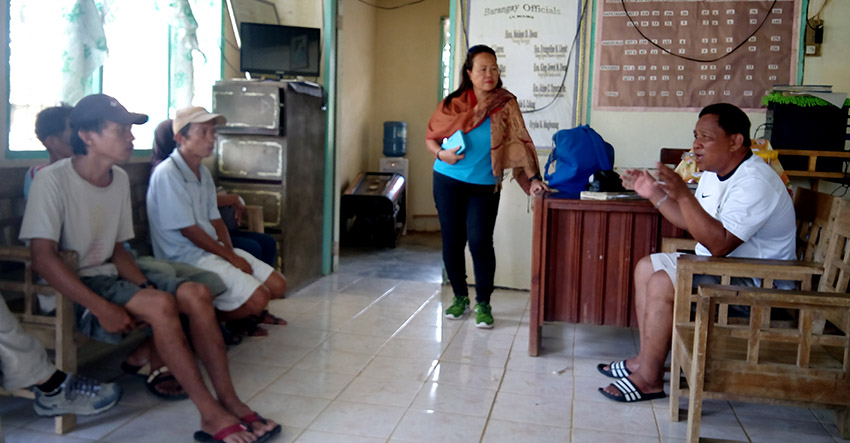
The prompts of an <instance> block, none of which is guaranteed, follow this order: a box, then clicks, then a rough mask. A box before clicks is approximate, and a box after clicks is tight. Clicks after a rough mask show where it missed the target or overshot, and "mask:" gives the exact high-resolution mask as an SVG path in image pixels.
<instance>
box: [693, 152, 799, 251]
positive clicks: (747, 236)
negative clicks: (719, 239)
mask: <svg viewBox="0 0 850 443" xmlns="http://www.w3.org/2000/svg"><path fill="white" fill-rule="evenodd" d="M696 198H697V200H698V201H699V203H700V205H701V206H702V208H703V209H704V210H705V211H706V212H708V214H709V215H711V216H712V217H714V218H716V219H717V220H720V222H721V223H723V227H724V228H725V229H726V230H727V231H729V232H730V233H731V234H732V235H734V236H735V237H738V238H739V239H741V241H743V242H744V243H743V244H741V245H740V246H738V247H737V248H736V249H735V250H734V251H732V252H731V253H730V254H729V255H728V257H749V258H761V259H776V260H794V259H795V258H796V240H795V231H796V219H795V215H794V205H793V203H792V202H791V197H790V196H789V195H788V190H787V189H786V188H785V185H784V184H783V183H782V180H781V179H780V178H779V176H778V175H776V172H774V171H773V169H771V168H770V166H768V165H767V164H766V163H765V162H764V160H762V159H761V158H760V157H759V156H757V155H753V156H751V157H750V158H748V159H746V160H744V161H743V162H742V163H741V164H740V165H739V166H738V168H737V169H736V170H735V171H733V172H732V174H731V176H729V177H727V178H726V179H725V180H721V179H720V178H719V177H718V176H717V174H716V173H714V172H704V173H703V175H702V177H701V178H700V181H699V186H697V190H696ZM696 253H697V255H711V253H710V252H709V251H708V249H707V248H706V247H705V246H703V245H702V244H698V245H697V247H696Z"/></svg>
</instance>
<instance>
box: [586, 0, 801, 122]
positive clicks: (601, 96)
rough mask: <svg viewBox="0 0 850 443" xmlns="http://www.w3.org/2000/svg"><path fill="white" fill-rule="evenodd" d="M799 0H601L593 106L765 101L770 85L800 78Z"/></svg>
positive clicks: (755, 104)
mask: <svg viewBox="0 0 850 443" xmlns="http://www.w3.org/2000/svg"><path fill="white" fill-rule="evenodd" d="M801 3H802V0H725V1H693V0H649V1H648V0H598V1H597V15H596V34H595V36H594V41H595V42H596V43H595V45H594V46H595V53H594V59H595V61H594V77H593V82H594V86H593V87H594V93H593V97H594V107H595V108H597V109H603V110H605V109H609V110H635V111H638V110H642V109H650V110H683V111H685V110H687V111H691V110H693V109H695V108H696V109H699V108H702V107H704V106H706V105H708V104H711V103H717V102H727V103H732V104H735V105H737V106H739V107H741V108H744V109H756V108H760V107H761V98H762V96H764V95H765V94H766V93H767V92H769V91H770V89H771V88H772V87H773V85H777V84H793V83H794V82H795V81H796V73H797V60H798V56H799V55H798V53H799V41H800V37H799V32H800V25H801V16H802V14H801V8H802V6H801ZM653 43H654V44H653Z"/></svg>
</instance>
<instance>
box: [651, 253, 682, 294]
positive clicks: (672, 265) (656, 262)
mask: <svg viewBox="0 0 850 443" xmlns="http://www.w3.org/2000/svg"><path fill="white" fill-rule="evenodd" d="M680 255H682V253H681V252H659V253H656V254H650V255H649V259H650V260H651V261H652V270H653V271H655V272H658V271H664V272H666V273H667V275H668V276H669V277H670V281H671V282H673V286H675V285H676V263H677V261H678V260H679V256H680Z"/></svg>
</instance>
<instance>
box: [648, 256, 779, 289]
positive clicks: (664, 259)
mask: <svg viewBox="0 0 850 443" xmlns="http://www.w3.org/2000/svg"><path fill="white" fill-rule="evenodd" d="M680 255H683V253H682V252H659V253H656V254H650V255H649V259H650V260H651V261H652V270H653V271H656V272H657V271H664V272H666V273H667V276H669V277H670V281H671V282H673V286H674V287H675V286H676V265H677V263H678V260H679V256H680ZM719 283H720V277H717V276H714V275H703V274H696V275H694V282H693V285H694V286H695V287H696V286H699V285H702V284H719ZM730 283H731V284H732V285H734V286H748V287H757V286H761V279H756V280H754V279H752V278H741V277H732V280H731V281H730ZM776 283H777V284H776V285H775V286H776V287H778V288H782V289H793V287H794V284H793V283H792V284H791V286H790V287H786V286H785V285H782V284H783V283H785V282H783V281H781V280H776Z"/></svg>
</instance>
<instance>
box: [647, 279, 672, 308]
mask: <svg viewBox="0 0 850 443" xmlns="http://www.w3.org/2000/svg"><path fill="white" fill-rule="evenodd" d="M647 289H648V290H647V296H648V298H649V299H650V300H653V301H655V302H663V303H669V302H672V301H673V296H674V295H675V293H676V287H675V286H674V285H673V282H672V281H671V280H670V276H669V275H667V273H666V272H664V271H656V272H654V273H653V274H652V275H651V276H650V277H649V282H648V283H647Z"/></svg>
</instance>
